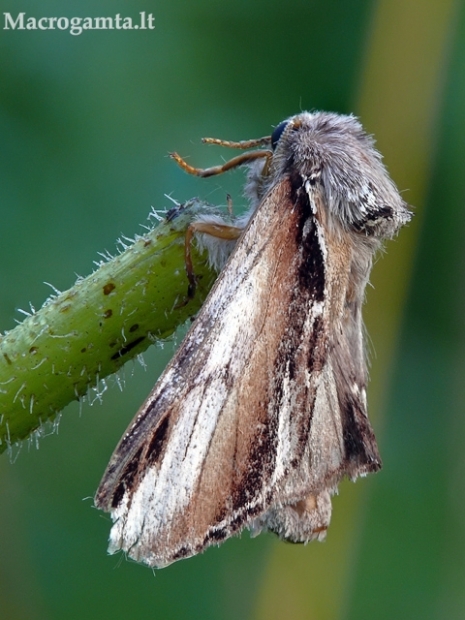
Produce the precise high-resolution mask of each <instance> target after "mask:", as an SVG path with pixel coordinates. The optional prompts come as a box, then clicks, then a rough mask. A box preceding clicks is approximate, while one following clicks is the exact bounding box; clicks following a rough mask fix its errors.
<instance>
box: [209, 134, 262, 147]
mask: <svg viewBox="0 0 465 620" xmlns="http://www.w3.org/2000/svg"><path fill="white" fill-rule="evenodd" d="M202 142H203V143H204V144H216V145H218V146H226V147H227V148H229V149H244V150H245V149H255V148H257V146H265V145H266V144H271V136H264V137H263V138H257V139H256V140H241V141H239V142H231V141H230V140H221V139H220V138H202Z"/></svg>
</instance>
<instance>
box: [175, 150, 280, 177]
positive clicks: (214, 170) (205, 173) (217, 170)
mask: <svg viewBox="0 0 465 620" xmlns="http://www.w3.org/2000/svg"><path fill="white" fill-rule="evenodd" d="M271 156H272V152H271V151H267V150H263V151H252V152H250V153H244V154H243V155H238V156H237V157H233V158H232V159H230V160H229V161H227V162H226V163H224V164H222V165H221V166H212V167H211V168H194V167H193V166H190V165H189V164H188V163H187V162H186V161H185V160H184V159H183V158H182V157H181V156H180V155H178V154H177V153H170V157H171V159H174V161H175V162H176V163H177V164H178V165H179V166H180V167H181V168H182V169H183V170H185V171H186V172H187V173H189V174H193V175H194V176H197V177H204V178H205V177H212V176H214V175H216V174H223V172H227V171H228V170H232V169H233V168H237V167H238V166H242V165H243V164H248V163H250V162H252V161H254V160H255V159H260V158H262V157H265V158H266V159H267V160H269V159H270V158H271Z"/></svg>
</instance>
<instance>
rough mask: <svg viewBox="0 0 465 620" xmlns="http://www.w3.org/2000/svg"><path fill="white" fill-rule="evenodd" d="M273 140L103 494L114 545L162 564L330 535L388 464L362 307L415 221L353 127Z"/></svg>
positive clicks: (321, 128) (314, 117) (99, 499)
mask: <svg viewBox="0 0 465 620" xmlns="http://www.w3.org/2000/svg"><path fill="white" fill-rule="evenodd" d="M271 143H272V145H273V149H274V151H273V155H272V156H270V155H269V154H268V155H267V160H266V163H263V162H261V163H260V162H258V160H257V158H256V156H255V157H254V156H251V157H250V158H247V156H243V157H240V158H235V159H236V162H237V161H238V160H240V163H243V162H245V161H246V162H253V163H252V164H251V168H250V172H249V180H248V184H247V188H248V190H247V191H248V194H249V197H250V200H251V204H252V206H254V207H256V210H255V213H254V214H253V215H252V217H251V219H250V222H249V224H248V226H247V228H246V229H245V232H244V233H243V235H242V237H241V238H240V239H239V241H238V242H237V245H236V248H235V250H234V251H233V254H232V255H231V257H230V259H229V261H228V263H227V264H226V267H225V269H224V270H223V271H222V273H221V275H220V276H219V278H218V280H217V282H216V284H215V286H214V287H213V289H212V291H211V293H210V295H209V297H208V298H207V300H206V302H205V304H204V306H203V308H202V310H201V312H200V313H199V315H198V317H197V319H196V321H195V322H194V324H193V326H192V328H191V329H190V331H189V332H188V334H187V336H186V337H185V339H184V341H183V343H182V344H181V346H180V348H179V350H178V352H177V353H176V355H175V356H174V358H173V360H172V362H171V363H170V364H169V366H168V367H167V369H166V370H165V372H164V373H163V375H162V377H161V378H160V379H159V381H158V383H157V384H156V385H155V387H154V389H153V391H152V393H151V394H150V396H149V397H148V399H147V400H146V402H145V403H144V404H143V406H142V407H141V409H140V410H139V412H138V414H137V415H136V417H135V418H134V420H133V422H132V423H131V425H130V426H129V428H128V430H127V431H126V433H125V435H124V436H123V438H122V440H121V442H120V444H119V445H118V447H117V448H116V450H115V452H114V454H113V456H112V459H111V461H110V464H109V466H108V468H107V471H106V473H105V475H104V477H103V480H102V482H101V485H100V488H99V490H98V492H97V495H96V505H97V506H98V507H100V508H102V509H104V510H107V511H109V512H111V513H112V518H113V520H114V525H113V528H112V532H111V536H110V551H112V552H113V551H116V550H118V549H123V550H124V551H126V552H127V553H128V554H129V555H130V556H131V557H133V558H134V559H136V560H140V561H143V562H145V563H146V564H148V565H150V566H158V567H161V566H165V565H167V564H169V563H171V562H173V561H175V560H177V559H181V558H184V557H188V556H191V555H194V554H195V553H198V552H200V551H202V550H203V549H205V548H206V547H207V546H209V545H211V544H214V543H216V544H218V543H220V542H221V541H223V540H224V539H226V538H228V537H229V536H230V535H232V534H235V533H238V532H240V531H241V530H242V529H243V528H244V527H248V528H249V529H251V531H252V532H253V533H257V532H259V531H260V530H262V529H269V530H272V531H274V532H276V533H277V534H278V535H279V536H281V537H282V538H286V539H288V540H291V541H293V542H307V541H309V540H312V539H314V538H318V539H321V538H323V537H324V534H325V532H326V529H327V527H328V525H329V521H330V516H331V499H330V496H331V494H333V493H334V492H335V490H336V488H337V484H338V482H339V481H340V479H341V478H342V477H343V476H349V477H350V478H356V477H357V476H358V475H360V474H365V473H367V472H370V471H376V470H377V469H379V467H380V466H381V461H380V458H379V454H378V449H377V445H376V440H375V437H374V434H373V431H372V429H371V426H370V423H369V421H368V418H367V412H366V394H365V388H366V374H367V373H366V364H365V356H364V349H363V335H362V318H361V306H362V302H363V296H364V290H365V286H366V283H367V281H368V276H369V271H370V268H371V262H372V257H373V253H374V251H375V250H376V249H377V248H378V247H379V245H380V238H382V237H389V236H392V234H394V232H395V231H396V230H397V229H398V228H399V227H400V226H401V225H402V224H403V223H405V222H406V221H408V219H409V217H410V216H409V212H408V211H407V209H406V208H405V205H404V203H403V201H402V199H401V198H400V196H399V195H398V193H397V191H396V189H395V187H394V186H393V184H392V182H391V181H390V180H389V178H388V177H387V173H386V171H385V169H384V167H383V166H382V164H381V161H380V157H379V155H378V154H377V152H376V151H375V150H374V148H373V145H372V141H371V139H370V138H369V137H367V136H366V134H364V133H363V130H362V129H361V126H360V124H359V123H358V122H357V121H356V119H354V118H353V117H342V116H338V115H334V114H327V113H315V114H309V113H302V114H299V115H297V116H295V117H292V118H290V119H288V120H287V121H285V122H284V123H282V124H281V125H279V126H278V127H277V128H276V130H275V132H274V133H273V136H272V137H271ZM249 144H253V143H249ZM179 159H180V158H179ZM181 161H182V160H181ZM235 165H236V164H235ZM184 167H185V166H184ZM228 167H229V168H230V167H231V165H229V164H225V165H224V166H222V167H217V168H214V169H207V170H208V171H210V172H211V171H212V170H215V172H214V173H217V172H218V170H219V169H220V168H221V169H228ZM189 171H194V173H196V174H197V173H198V171H197V169H193V168H192V169H190V170H189Z"/></svg>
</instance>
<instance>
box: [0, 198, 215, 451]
mask: <svg viewBox="0 0 465 620" xmlns="http://www.w3.org/2000/svg"><path fill="white" fill-rule="evenodd" d="M217 212H218V211H217V210H216V209H215V208H214V207H212V206H211V205H208V204H206V203H204V202H201V201H199V200H197V199H193V200H191V201H189V202H188V203H186V205H183V206H181V207H178V208H176V209H175V210H173V211H171V212H170V217H168V218H167V219H165V220H164V221H163V222H161V223H160V224H159V225H158V226H156V227H155V228H154V229H152V230H150V231H149V232H148V233H147V234H145V235H144V236H142V237H138V238H137V239H136V240H135V241H134V243H133V244H132V245H130V246H129V247H127V248H126V249H125V251H124V252H122V253H121V254H118V255H117V256H115V257H114V258H111V259H110V260H108V262H102V264H101V265H100V267H99V268H98V269H97V270H96V271H95V272H94V273H93V274H92V275H90V276H88V277H87V278H85V279H82V280H78V281H77V282H76V284H75V285H74V286H73V287H72V288H70V289H69V290H67V291H65V292H63V293H61V294H58V295H56V296H53V297H51V298H50V299H48V300H47V301H46V302H45V304H44V305H43V307H42V308H41V309H40V310H39V311H37V312H35V313H34V314H32V315H31V316H28V317H27V318H26V319H25V320H24V321H23V322H22V323H21V324H20V325H18V326H17V327H16V328H15V329H13V330H11V331H10V332H8V333H6V334H5V335H4V336H3V337H2V338H1V340H0V452H2V451H4V450H5V449H6V448H7V447H9V446H11V445H13V444H15V443H16V442H18V441H19V440H22V439H25V438H27V437H30V436H31V435H32V434H33V433H34V432H36V433H39V434H40V429H41V427H42V425H43V423H44V422H45V421H47V420H53V419H54V418H55V417H56V415H57V414H58V413H59V412H60V411H61V410H62V409H63V408H64V407H65V405H67V404H68V403H69V402H71V401H73V400H75V399H79V398H81V397H82V396H84V395H85V394H86V393H87V392H88V390H89V389H90V388H92V387H96V388H97V389H98V383H99V381H100V380H101V379H104V378H105V377H107V376H108V375H111V374H113V373H115V372H116V371H117V370H118V369H119V368H120V367H121V366H122V365H123V364H125V363H126V362H127V361H128V360H129V359H132V358H134V357H135V356H136V355H138V354H140V353H142V352H143V351H145V350H146V349H147V348H148V347H149V345H150V344H152V343H153V342H154V341H155V340H157V339H164V338H166V337H167V336H169V335H170V334H172V333H173V332H174V331H175V330H176V328H177V327H178V326H180V325H182V324H183V323H184V322H185V321H186V320H187V319H188V318H189V317H192V316H193V315H195V314H196V313H197V311H198V310H199V308H200V307H201V305H202V303H203V301H204V299H205V297H206V295H207V293H208V291H209V289H210V287H211V285H212V284H213V282H214V280H215V277H216V273H215V272H214V271H213V269H212V268H211V267H209V265H208V260H207V256H206V254H203V255H199V254H198V252H196V251H195V248H194V251H193V257H194V264H195V272H196V276H197V278H198V282H199V285H198V287H197V291H196V294H195V297H194V298H193V299H190V300H187V298H186V293H187V286H188V283H187V277H186V272H185V268H184V237H185V233H186V230H187V227H188V226H189V224H190V223H191V222H192V220H193V219H194V218H196V217H198V216H199V215H201V214H206V213H209V214H210V213H217ZM186 302H187V303H186Z"/></svg>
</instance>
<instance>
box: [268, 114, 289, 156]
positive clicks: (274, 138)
mask: <svg viewBox="0 0 465 620" xmlns="http://www.w3.org/2000/svg"><path fill="white" fill-rule="evenodd" d="M288 123H289V121H283V122H282V123H279V125H278V126H277V127H276V129H275V130H274V131H273V133H272V134H271V147H272V149H273V151H274V150H275V148H276V146H277V144H278V142H279V138H280V137H281V136H282V133H283V131H284V130H285V129H286V127H287V125H288Z"/></svg>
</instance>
